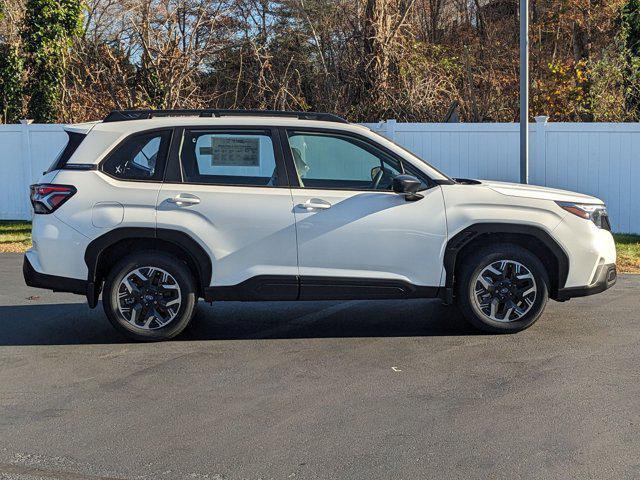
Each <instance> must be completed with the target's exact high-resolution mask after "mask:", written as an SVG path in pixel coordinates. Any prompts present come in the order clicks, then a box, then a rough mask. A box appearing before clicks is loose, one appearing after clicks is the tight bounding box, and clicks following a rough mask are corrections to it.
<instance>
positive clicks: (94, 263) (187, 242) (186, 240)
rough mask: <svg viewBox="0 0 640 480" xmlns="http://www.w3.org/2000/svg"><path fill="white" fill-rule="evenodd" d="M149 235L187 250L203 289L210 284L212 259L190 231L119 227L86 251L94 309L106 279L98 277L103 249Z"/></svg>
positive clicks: (88, 297) (88, 280)
mask: <svg viewBox="0 0 640 480" xmlns="http://www.w3.org/2000/svg"><path fill="white" fill-rule="evenodd" d="M145 238H148V239H158V240H163V241H166V242H169V243H172V244H174V245H176V246H177V247H178V248H180V249H182V250H184V251H185V252H186V253H187V254H188V255H189V257H190V258H191V260H192V262H193V264H194V265H195V266H196V268H197V270H198V282H199V284H200V289H201V291H204V289H205V288H206V287H208V286H209V283H210V282H211V274H212V271H213V266H212V263H211V258H209V255H208V254H207V253H206V252H205V250H204V249H203V248H202V246H201V245H200V244H199V243H198V242H197V241H196V240H194V239H193V238H192V237H191V236H190V235H188V234H187V233H184V232H180V231H178V230H171V229H166V228H150V227H148V228H147V227H123V228H115V229H113V230H110V231H109V232H107V233H105V234H104V235H101V236H99V237H98V238H96V239H94V240H93V241H91V243H89V245H88V246H87V249H86V250H85V253H84V261H85V263H86V264H87V302H88V303H89V306H90V307H91V308H93V307H95V306H96V305H97V303H98V296H99V295H100V290H101V288H102V279H100V278H98V267H99V265H100V260H101V256H102V254H103V252H104V251H105V250H106V249H107V248H109V247H110V246H112V245H114V244H116V243H118V242H120V241H122V240H136V239H145Z"/></svg>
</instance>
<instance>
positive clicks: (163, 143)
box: [101, 130, 172, 182]
mask: <svg viewBox="0 0 640 480" xmlns="http://www.w3.org/2000/svg"><path fill="white" fill-rule="evenodd" d="M171 133H172V131H171V130H155V131H152V132H142V133H138V134H135V135H132V136H130V137H128V138H126V139H125V140H124V141H123V142H122V143H121V144H120V145H118V146H117V147H116V148H115V149H114V150H113V151H112V152H111V153H109V155H107V158H106V159H105V160H104V161H103V162H102V167H101V169H102V171H103V172H105V173H106V174H108V175H110V176H112V177H115V178H118V179H120V180H138V181H152V182H158V181H161V180H162V178H163V175H164V166H165V163H166V157H167V152H168V150H169V141H170V140H171Z"/></svg>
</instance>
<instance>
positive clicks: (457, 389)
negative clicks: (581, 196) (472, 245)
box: [0, 254, 640, 480]
mask: <svg viewBox="0 0 640 480" xmlns="http://www.w3.org/2000/svg"><path fill="white" fill-rule="evenodd" d="M21 261H22V260H21V256H19V255H11V254H4V255H0V478H7V479H8V478H15V479H39V478H44V479H51V478H54V479H61V480H76V479H89V480H92V479H93V480H95V479H186V478H188V479H252V480H253V479H271V478H273V479H289V478H304V479H367V480H370V479H422V478H438V479H444V478H465V479H466V478H482V479H486V478H508V479H519V478H536V479H540V478H558V479H560V478H563V479H566V478H581V479H586V478H594V479H604V478H611V479H622V478H640V374H639V371H640V368H639V365H640V276H622V277H621V278H620V280H619V282H618V284H617V285H616V286H615V287H614V289H612V290H610V291H608V292H606V293H604V294H602V295H599V296H595V297H591V298H587V299H576V300H572V301H571V302H568V303H565V304H558V303H555V302H552V303H550V304H549V308H548V309H547V313H546V314H545V315H544V317H543V318H542V319H541V320H540V321H539V322H538V323H537V324H536V325H534V326H533V327H532V328H530V329H529V330H527V331H525V332H522V333H520V334H517V335H510V336H493V335H482V334H477V333H476V332H475V331H473V330H472V329H471V328H469V327H467V326H466V324H465V323H464V322H463V321H462V320H461V319H460V318H459V316H458V314H457V313H456V312H455V311H454V310H452V309H450V308H446V307H443V306H441V305H440V304H438V303H437V302H434V301H421V300H420V301H418V300H416V301H404V302H392V301H377V302H315V303H297V304H296V303H269V304H239V303H227V304H220V305H216V306H214V307H209V306H208V305H201V306H200V309H199V313H198V315H197V317H196V319H195V321H194V324H193V325H192V327H191V328H190V329H189V330H188V331H187V332H185V334H183V335H182V336H181V337H179V338H178V339H177V340H175V341H172V342H168V343H156V344H132V343H128V342H127V341H125V340H124V339H122V338H121V337H119V336H118V335H117V334H116V333H115V331H114V330H112V328H111V326H110V325H109V324H108V322H107V321H106V319H105V318H104V316H103V314H102V309H101V308H98V309H96V310H90V309H89V308H88V307H87V306H86V304H85V303H83V299H82V298H81V297H78V296H74V295H66V294H53V293H51V292H48V291H44V290H35V289H30V288H28V287H26V286H24V284H23V281H22V277H21Z"/></svg>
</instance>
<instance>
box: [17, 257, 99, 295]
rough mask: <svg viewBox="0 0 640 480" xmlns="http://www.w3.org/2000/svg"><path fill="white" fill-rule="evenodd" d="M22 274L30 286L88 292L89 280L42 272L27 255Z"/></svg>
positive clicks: (81, 293) (82, 293)
mask: <svg viewBox="0 0 640 480" xmlns="http://www.w3.org/2000/svg"><path fill="white" fill-rule="evenodd" d="M22 274H23V276H24V281H25V283H26V284H27V285H28V286H30V287H35V288H46V289H48V290H53V291H54V292H69V293H77V294H78V295H86V294H87V282H86V281H85V280H79V279H77V278H67V277H58V276H57V275H47V274H46V273H40V272H38V271H36V269H35V268H33V265H31V262H30V261H29V258H28V257H27V256H26V255H25V256H24V261H23V263H22Z"/></svg>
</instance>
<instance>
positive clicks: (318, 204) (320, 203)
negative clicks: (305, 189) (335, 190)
mask: <svg viewBox="0 0 640 480" xmlns="http://www.w3.org/2000/svg"><path fill="white" fill-rule="evenodd" d="M298 207H300V208H304V209H306V210H326V209H328V208H331V204H330V203H329V202H325V201H324V200H320V199H318V198H312V199H309V200H307V201H306V202H304V203H301V204H299V205H298Z"/></svg>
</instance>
